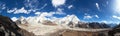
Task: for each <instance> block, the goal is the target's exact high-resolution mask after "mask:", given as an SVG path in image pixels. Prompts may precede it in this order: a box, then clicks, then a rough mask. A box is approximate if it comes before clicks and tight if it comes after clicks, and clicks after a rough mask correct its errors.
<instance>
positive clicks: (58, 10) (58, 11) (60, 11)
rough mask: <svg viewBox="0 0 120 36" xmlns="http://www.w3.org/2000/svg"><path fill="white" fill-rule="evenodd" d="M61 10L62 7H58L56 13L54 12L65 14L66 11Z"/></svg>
mask: <svg viewBox="0 0 120 36" xmlns="http://www.w3.org/2000/svg"><path fill="white" fill-rule="evenodd" d="M63 10H64V9H62V8H58V9H57V11H56V12H55V13H56V14H59V15H65V14H66V13H64V12H63Z"/></svg>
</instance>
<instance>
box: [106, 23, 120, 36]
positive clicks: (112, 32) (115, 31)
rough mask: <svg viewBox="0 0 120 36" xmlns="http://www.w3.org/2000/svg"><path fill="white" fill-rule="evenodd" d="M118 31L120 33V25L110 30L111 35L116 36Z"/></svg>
mask: <svg viewBox="0 0 120 36" xmlns="http://www.w3.org/2000/svg"><path fill="white" fill-rule="evenodd" d="M116 33H120V25H118V26H116V27H114V28H113V29H112V30H111V31H109V32H108V34H109V36H114V34H116Z"/></svg>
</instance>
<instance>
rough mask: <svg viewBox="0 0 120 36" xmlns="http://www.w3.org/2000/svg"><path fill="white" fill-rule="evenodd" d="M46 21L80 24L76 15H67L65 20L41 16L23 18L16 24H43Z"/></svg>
mask: <svg viewBox="0 0 120 36" xmlns="http://www.w3.org/2000/svg"><path fill="white" fill-rule="evenodd" d="M44 21H51V22H53V23H56V24H68V23H69V22H73V23H74V24H77V23H78V22H80V20H79V19H78V17H77V16H76V15H67V16H66V17H63V18H56V17H50V18H47V17H46V16H41V15H39V16H34V17H28V18H26V17H23V16H21V17H20V18H19V19H18V20H17V21H16V22H20V23H19V24H41V23H43V22H44Z"/></svg>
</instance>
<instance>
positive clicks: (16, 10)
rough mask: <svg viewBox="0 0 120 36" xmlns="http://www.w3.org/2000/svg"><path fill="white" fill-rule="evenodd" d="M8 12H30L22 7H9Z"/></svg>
mask: <svg viewBox="0 0 120 36" xmlns="http://www.w3.org/2000/svg"><path fill="white" fill-rule="evenodd" d="M7 12H8V13H14V14H19V13H25V14H29V13H30V12H28V11H27V10H26V9H25V8H24V7H22V8H20V9H17V8H14V9H11V10H7Z"/></svg>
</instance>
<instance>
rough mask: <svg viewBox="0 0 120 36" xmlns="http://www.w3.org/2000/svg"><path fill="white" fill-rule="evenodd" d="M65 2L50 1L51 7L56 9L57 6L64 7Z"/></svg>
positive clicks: (58, 0) (64, 0)
mask: <svg viewBox="0 0 120 36" xmlns="http://www.w3.org/2000/svg"><path fill="white" fill-rule="evenodd" d="M65 2H66V0H52V5H53V6H54V7H58V6H61V5H64V4H65Z"/></svg>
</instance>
